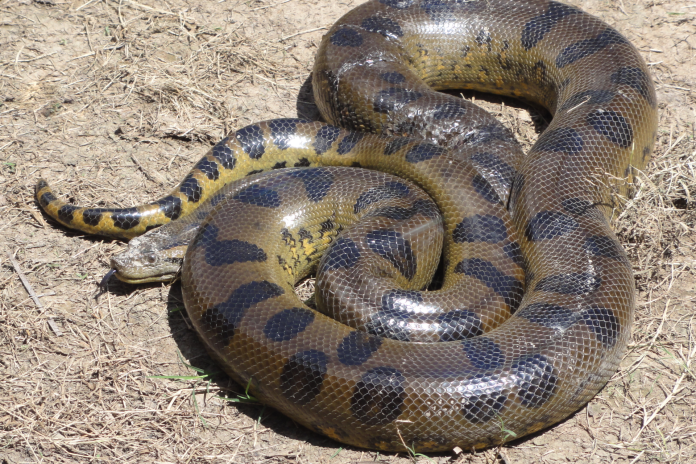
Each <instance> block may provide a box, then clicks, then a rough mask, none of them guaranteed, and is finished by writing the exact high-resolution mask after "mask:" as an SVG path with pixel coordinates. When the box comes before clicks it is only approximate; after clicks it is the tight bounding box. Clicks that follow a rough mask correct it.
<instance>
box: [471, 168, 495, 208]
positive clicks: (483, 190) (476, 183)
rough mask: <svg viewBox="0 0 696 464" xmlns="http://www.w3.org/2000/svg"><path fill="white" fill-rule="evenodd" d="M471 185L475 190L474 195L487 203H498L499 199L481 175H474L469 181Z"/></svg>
mask: <svg viewBox="0 0 696 464" xmlns="http://www.w3.org/2000/svg"><path fill="white" fill-rule="evenodd" d="M471 185H472V186H473V187H474V190H476V193H478V194H479V195H481V196H482V197H483V199H484V200H486V201H487V202H489V203H493V204H496V203H500V197H499V196H498V194H497V193H496V192H495V190H494V189H493V187H491V184H489V183H488V181H487V180H486V179H485V178H484V177H483V176H482V175H480V174H476V175H475V176H474V177H473V179H472V180H471Z"/></svg>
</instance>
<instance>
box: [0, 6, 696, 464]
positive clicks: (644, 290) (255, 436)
mask: <svg viewBox="0 0 696 464" xmlns="http://www.w3.org/2000/svg"><path fill="white" fill-rule="evenodd" d="M361 1H362V0H357V1H346V2H344V1H339V2H329V1H326V0H280V1H277V0H246V1H238V0H231V1H225V0H219V1H211V0H199V1H186V0H166V1H154V0H138V1H137V2H136V1H131V0H75V1H60V0H34V1H32V0H0V218H1V219H0V462H2V463H19V462H60V463H62V462H80V463H86V462H119V463H130V462H158V463H170V462H171V463H198V462H211V463H223V462H224V463H252V462H253V463H286V462H298V463H325V462H326V463H328V462H330V463H336V464H344V463H358V462H392V463H407V462H414V461H418V462H434V463H454V462H456V463H476V464H479V463H494V462H498V463H510V464H512V463H515V464H518V463H557V462H571V463H585V462H592V463H594V462H602V463H605V462H606V463H610V462H611V463H613V462H617V463H639V462H671V463H672V462H674V463H677V462H678V463H694V462H696V376H695V374H694V372H695V371H694V369H695V368H696V363H694V362H693V361H694V357H695V356H696V321H695V320H694V314H695V312H694V307H695V306H696V277H695V269H694V267H695V263H696V240H695V236H694V233H693V232H694V227H695V222H696V142H695V139H694V135H695V128H694V124H695V123H696V78H695V77H694V76H696V63H695V60H694V55H695V54H696V49H695V47H696V26H695V24H696V23H695V20H696V18H695V16H696V3H694V2H692V1H691V0H666V1H660V0H654V1H653V0H571V1H570V3H572V4H575V5H577V6H580V7H582V8H584V9H585V10H587V11H589V12H590V13H593V14H595V15H597V16H600V17H601V18H603V19H604V20H605V21H607V22H608V23H610V24H611V25H613V26H614V27H616V28H617V29H618V30H619V31H621V32H622V33H623V34H625V35H626V36H627V37H628V38H629V39H630V40H631V41H632V42H633V43H634V44H635V45H636V46H637V47H638V48H639V49H640V50H641V52H642V54H643V56H644V58H645V60H646V61H647V62H648V63H649V66H650V69H651V70H652V73H653V76H654V79H655V82H656V86H657V92H658V98H659V102H660V103H659V108H660V126H659V132H658V134H659V136H658V141H657V147H656V154H655V157H654V160H653V162H652V163H651V164H650V166H649V168H648V169H647V171H646V172H645V174H644V175H641V176H640V183H639V185H638V188H637V195H636V197H635V198H634V199H632V200H630V201H628V202H627V205H626V209H625V212H624V213H622V214H621V215H619V216H618V217H617V219H616V221H615V226H616V229H617V231H618V232H619V236H620V239H621V241H622V243H623V245H624V246H625V248H626V249H627V250H628V253H629V256H630V258H631V261H632V263H633V268H634V272H635V275H636V283H637V287H638V292H639V295H638V298H639V299H638V305H637V308H636V323H635V326H634V336H633V342H632V344H631V345H630V347H629V350H628V352H627V354H626V356H625V359H624V361H623V363H622V365H621V370H620V371H619V372H618V373H617V374H616V375H615V376H614V378H613V379H612V381H611V382H610V383H609V384H608V385H607V387H606V388H605V389H604V390H602V392H600V394H599V395H598V396H597V397H596V398H595V399H594V400H593V401H592V402H591V403H590V404H589V406H588V407H586V408H583V409H581V410H580V411H578V412H577V413H576V414H575V415H573V416H571V417H570V418H569V419H567V420H566V421H564V422H562V423H561V424H558V425H556V426H554V427H552V428H550V429H548V430H545V431H543V432H541V433H538V434H536V435H533V436H530V437H526V438H523V439H521V440H517V441H514V442H511V443H509V444H507V445H505V446H503V447H502V448H500V449H492V450H488V451H485V452H481V453H479V454H476V455H471V454H467V453H462V454H460V455H457V454H455V453H444V454H435V455H431V456H429V457H423V456H408V455H406V454H404V453H401V454H389V453H387V454H384V453H382V454H380V453H376V452H372V451H364V450H361V449H357V448H352V447H345V446H342V445H340V444H339V443H336V442H334V441H332V440H330V439H328V438H324V437H322V436H319V435H316V434H314V433H312V432H309V431H307V430H305V429H304V428H303V427H301V426H299V425H298V424H296V423H294V422H293V421H291V420H290V419H287V418H285V417H284V416H282V415H280V414H279V413H277V412H275V411H273V410H270V409H266V408H264V407H263V406H261V405H258V404H239V403H234V402H231V401H229V400H226V399H225V398H228V399H229V398H237V397H238V395H240V394H243V389H241V388H239V387H238V386H236V385H234V384H233V383H232V382H231V381H230V380H229V379H227V378H226V377H225V376H222V375H214V374H213V375H209V374H211V373H214V372H215V369H216V368H215V366H214V364H213V363H212V361H211V359H210V358H209V357H208V356H207V354H205V352H204V350H203V348H202V345H201V343H200V342H199V341H198V339H197V338H196V336H195V334H194V332H193V331H192V327H191V325H190V323H189V322H188V320H187V316H186V312H185V310H184V309H183V305H182V303H181V291H180V288H179V286H178V285H150V286H130V285H125V284H112V285H111V286H110V289H109V291H108V292H105V293H102V294H101V295H98V296H97V294H98V289H97V283H98V282H99V281H100V280H101V278H102V276H103V275H104V274H105V273H106V272H107V271H108V269H109V264H108V263H109V257H110V256H112V255H113V254H115V253H117V252H118V251H120V250H122V249H123V248H124V246H125V245H124V244H123V243H121V242H118V241H111V240H102V239H95V238H91V237H85V236H83V235H81V234H78V233H74V232H71V231H69V230H66V229H65V228H63V227H60V226H58V225H57V224H56V223H54V222H53V221H51V220H49V219H48V218H47V217H45V216H43V215H42V214H41V212H40V211H39V209H38V206H37V205H36V203H35V202H34V200H33V197H32V193H33V185H34V183H35V182H36V180H37V179H38V178H39V177H44V178H46V179H48V180H50V181H51V182H52V183H53V184H54V186H55V187H56V188H57V189H58V190H59V191H60V192H61V193H62V194H64V195H65V198H68V199H69V200H70V201H73V202H75V203H76V204H81V205H82V204H84V205H106V204H108V205H118V206H133V205H137V204H139V203H142V202H145V201H149V200H152V199H155V198H158V197H160V196H161V195H163V194H165V193H166V192H167V191H168V190H169V189H171V188H172V187H173V186H175V185H176V184H177V182H178V181H179V180H180V179H181V178H182V177H183V175H184V174H185V173H186V172H187V171H188V169H189V168H190V167H191V166H192V165H193V163H194V162H195V161H196V160H197V159H198V158H199V157H200V156H201V155H202V154H203V153H204V152H205V151H207V149H208V148H209V147H210V146H211V145H212V144H214V143H215V142H216V141H217V140H219V139H220V138H221V137H222V136H223V134H225V133H226V132H227V131H229V130H233V129H235V128H238V127H242V126H244V125H246V124H248V123H251V122H254V121H259V120H263V119H269V118H274V117H296V116H301V117H306V118H314V119H316V118H317V117H318V116H317V113H316V108H315V107H314V106H313V103H312V98H311V94H309V93H308V92H307V89H308V85H307V82H308V81H307V79H308V77H309V75H310V71H311V68H312V63H313V59H314V54H315V52H316V49H317V44H318V43H319V41H320V39H321V36H322V34H323V33H324V32H325V30H326V29H327V28H328V27H329V26H330V25H331V24H332V23H333V22H335V21H336V20H337V19H338V18H339V17H340V16H341V15H342V14H343V13H345V12H346V11H348V10H350V9H352V8H353V7H355V6H356V5H357V4H359V3H361ZM465 97H467V98H474V99H475V100H476V102H478V103H481V104H482V105H483V106H485V107H486V108H487V109H488V110H489V111H491V112H493V113H494V114H495V115H496V116H498V117H499V118H500V119H501V120H502V121H503V122H505V124H507V125H508V126H509V127H511V128H512V129H513V130H514V131H515V133H516V135H517V137H518V139H519V140H520V141H521V142H522V143H524V144H525V145H526V146H529V145H530V143H531V142H533V141H534V140H535V139H536V138H537V136H538V133H537V131H536V130H535V124H534V123H533V119H535V118H538V114H537V113H536V112H534V111H531V112H530V110H529V109H528V108H527V107H525V106H523V105H521V104H518V103H516V102H514V101H512V100H508V99H500V98H495V97H486V96H484V95H480V94H471V93H469V94H466V95H465ZM536 126H538V124H537V125H536ZM10 256H11V257H13V258H10ZM12 259H14V261H15V262H14V263H13V262H12ZM19 271H21V272H22V273H23V274H24V276H25V278H26V281H27V282H28V284H29V285H30V286H31V287H32V288H33V291H34V292H35V293H36V294H37V298H38V301H39V302H40V304H41V306H42V307H41V308H40V307H39V306H38V305H37V304H36V303H35V301H34V300H33V299H32V298H31V297H30V295H29V293H28V292H27V290H26V287H25V285H23V283H22V282H21V281H20V278H19V274H18V272H19ZM53 328H56V329H57V330H58V331H59V332H60V333H62V336H57V335H56V332H55V331H54V330H53ZM156 376H165V377H169V378H158V377H156ZM176 376H179V377H178V378H177V377H176Z"/></svg>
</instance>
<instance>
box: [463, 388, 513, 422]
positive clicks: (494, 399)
mask: <svg viewBox="0 0 696 464" xmlns="http://www.w3.org/2000/svg"><path fill="white" fill-rule="evenodd" d="M506 399H507V396H505V395H503V394H501V393H499V392H491V393H483V392H482V391H481V390H476V391H475V392H474V394H473V395H467V396H465V397H464V404H463V405H462V409H461V413H462V414H463V415H464V418H465V419H466V420H468V421H469V422H471V423H472V424H484V423H486V422H488V421H490V420H491V419H493V418H494V417H497V416H498V415H499V414H500V411H501V410H502V409H503V406H504V405H505V400H506Z"/></svg>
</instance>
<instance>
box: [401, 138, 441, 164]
mask: <svg viewBox="0 0 696 464" xmlns="http://www.w3.org/2000/svg"><path fill="white" fill-rule="evenodd" d="M444 153H445V149H444V148H442V147H438V146H437V145H433V144H431V143H425V142H422V143H419V144H418V145H416V146H415V147H413V148H411V149H410V150H409V151H408V153H406V161H408V162H409V163H420V162H421V161H428V160H430V159H433V158H437V157H438V156H440V155H442V154H444Z"/></svg>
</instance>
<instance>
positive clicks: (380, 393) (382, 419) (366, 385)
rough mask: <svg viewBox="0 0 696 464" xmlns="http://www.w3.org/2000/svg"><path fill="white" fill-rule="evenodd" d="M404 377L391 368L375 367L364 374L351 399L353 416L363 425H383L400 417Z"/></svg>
mask: <svg viewBox="0 0 696 464" xmlns="http://www.w3.org/2000/svg"><path fill="white" fill-rule="evenodd" d="M405 383H406V378H405V377H404V376H403V374H402V373H401V372H399V371H398V370H397V369H394V368H393V367H375V368H374V369H370V370H369V371H367V372H366V373H365V374H363V376H362V379H360V381H359V382H358V383H357V384H356V385H355V390H354V391H353V396H352V398H351V400H350V410H351V412H352V413H353V415H354V416H355V417H356V418H357V419H358V420H359V421H360V422H362V423H363V424H366V425H385V424H389V423H391V422H394V421H395V420H396V419H397V418H398V417H399V416H400V415H401V408H402V406H403V404H404V399H405V397H406V395H405V389H404V385H405Z"/></svg>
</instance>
